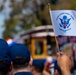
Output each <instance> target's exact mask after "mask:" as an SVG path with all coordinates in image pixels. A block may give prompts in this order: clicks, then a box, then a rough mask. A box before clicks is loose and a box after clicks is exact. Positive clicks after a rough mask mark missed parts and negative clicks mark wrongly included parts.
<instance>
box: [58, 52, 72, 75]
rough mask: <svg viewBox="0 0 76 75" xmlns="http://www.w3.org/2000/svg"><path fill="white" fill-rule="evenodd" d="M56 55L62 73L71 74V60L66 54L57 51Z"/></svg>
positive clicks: (64, 74) (63, 74)
mask: <svg viewBox="0 0 76 75" xmlns="http://www.w3.org/2000/svg"><path fill="white" fill-rule="evenodd" d="M57 55H58V57H57V64H58V66H59V67H60V69H61V72H62V75H71V73H70V70H71V67H72V60H71V58H70V57H69V55H68V54H66V53H64V52H59V53H58V54H57Z"/></svg>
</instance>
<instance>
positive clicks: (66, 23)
mask: <svg viewBox="0 0 76 75" xmlns="http://www.w3.org/2000/svg"><path fill="white" fill-rule="evenodd" d="M59 19H60V21H61V23H59V25H60V27H63V28H64V29H66V28H69V26H70V24H71V23H69V21H70V20H71V18H67V16H66V15H64V16H63V18H62V19H61V18H59Z"/></svg>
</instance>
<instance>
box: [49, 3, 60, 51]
mask: <svg viewBox="0 0 76 75" xmlns="http://www.w3.org/2000/svg"><path fill="white" fill-rule="evenodd" d="M48 8H49V12H50V11H51V5H50V3H48ZM51 19H52V16H51ZM53 31H54V28H53ZM55 41H56V47H57V52H60V49H59V45H58V41H57V38H56V36H55Z"/></svg>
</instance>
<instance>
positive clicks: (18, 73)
mask: <svg viewBox="0 0 76 75" xmlns="http://www.w3.org/2000/svg"><path fill="white" fill-rule="evenodd" d="M14 75H33V74H32V73H31V72H17V73H15V74H14Z"/></svg>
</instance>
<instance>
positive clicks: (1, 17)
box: [0, 13, 5, 38]
mask: <svg viewBox="0 0 76 75" xmlns="http://www.w3.org/2000/svg"><path fill="white" fill-rule="evenodd" d="M4 20H5V18H4V15H3V14H2V13H0V38H2V34H3V33H2V32H3V30H4V27H3V25H4Z"/></svg>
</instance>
